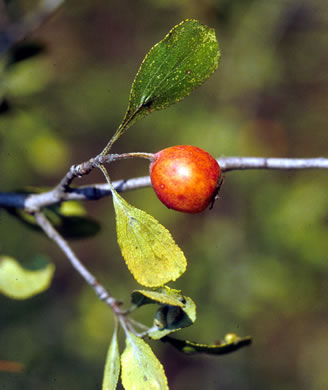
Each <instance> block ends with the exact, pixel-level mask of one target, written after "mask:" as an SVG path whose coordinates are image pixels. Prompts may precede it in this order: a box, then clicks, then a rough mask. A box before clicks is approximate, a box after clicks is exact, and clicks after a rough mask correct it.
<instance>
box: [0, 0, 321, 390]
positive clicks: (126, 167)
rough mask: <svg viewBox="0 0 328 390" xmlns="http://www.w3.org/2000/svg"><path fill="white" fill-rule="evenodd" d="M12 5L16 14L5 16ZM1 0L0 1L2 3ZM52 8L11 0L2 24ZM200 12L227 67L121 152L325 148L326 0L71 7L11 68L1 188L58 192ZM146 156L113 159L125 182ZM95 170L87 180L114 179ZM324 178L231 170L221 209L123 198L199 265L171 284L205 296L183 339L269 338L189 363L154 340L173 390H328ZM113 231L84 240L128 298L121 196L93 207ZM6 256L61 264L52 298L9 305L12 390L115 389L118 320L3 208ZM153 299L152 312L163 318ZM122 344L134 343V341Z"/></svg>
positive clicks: (90, 256)
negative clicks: (161, 51)
mask: <svg viewBox="0 0 328 390" xmlns="http://www.w3.org/2000/svg"><path fill="white" fill-rule="evenodd" d="M5 3H6V4H7V6H8V10H7V11H5V6H4V5H5ZM0 4H1V2H0ZM38 7H39V2H37V1H6V2H3V3H2V4H1V7H0V15H1V16H0V27H1V30H2V31H5V29H6V28H8V25H9V24H12V23H14V22H16V23H20V21H21V20H22V19H23V18H24V15H26V14H28V12H34V11H35V10H36V9H37V8H38ZM185 18H197V19H199V20H200V21H201V22H202V23H205V24H208V25H210V26H211V27H213V28H215V30H216V33H217V37H218V40H219V44H220V48H221V52H222V57H221V63H220V67H219V70H218V71H217V72H216V73H215V74H214V76H212V77H211V78H210V80H209V81H207V82H206V83H205V84H204V85H203V86H202V87H201V88H200V89H197V90H196V91H194V92H193V93H192V95H191V96H189V97H188V98H186V99H185V100H184V101H183V102H182V103H180V104H178V105H175V106H173V107H171V108H169V109H167V110H165V111H162V112H158V113H154V114H153V115H151V116H149V117H147V118H146V119H144V120H142V121H140V122H138V123H137V124H136V125H135V126H133V127H132V128H131V129H130V130H129V131H128V132H127V133H126V134H125V135H124V136H122V138H121V139H120V140H119V141H118V142H117V143H116V144H115V146H114V148H113V151H115V152H117V153H121V152H128V151H143V152H156V151H158V150H160V149H162V148H165V147H167V146H171V145H178V144H192V145H196V146H199V147H201V148H204V149H206V150H207V151H209V152H210V153H211V154H213V155H214V156H216V157H220V156H274V157H312V156H313V157H316V156H327V152H328V133H327V127H328V126H327V125H328V123H327V104H328V73H327V66H328V56H327V47H328V3H327V2H325V1H323V0H322V1H321V0H316V1H312V0H304V1H298V0H275V1H265V0H234V1H231V0H221V1H219V0H216V1H215V0H203V1H199V0H190V1H187V0H185V1H180V2H177V1H172V0H137V1H127V0H120V1H118V0H117V1H116V0H113V1H105V0H93V1H91V0H83V1H82V0H80V1H67V2H65V3H64V4H63V6H62V7H61V8H60V10H59V11H58V12H56V14H55V15H53V17H52V18H50V19H49V20H48V21H47V22H46V23H44V24H43V25H42V26H41V27H40V28H38V29H37V30H35V31H34V32H33V33H32V34H30V35H29V39H33V40H34V41H35V40H37V41H41V42H43V43H44V44H45V45H46V52H45V53H43V54H42V55H40V56H37V57H34V58H32V59H30V60H26V61H23V62H21V63H18V64H16V65H15V66H13V67H12V68H11V69H10V70H8V71H5V70H4V69H3V68H4V66H2V65H4V63H5V60H6V57H4V56H3V57H2V63H0V65H1V66H0V69H2V71H1V74H0V92H1V96H6V98H7V99H8V101H9V102H10V104H11V106H12V109H11V110H10V111H8V112H6V114H4V115H1V116H0V167H1V174H0V186H1V191H7V190H8V191H9V190H15V189H18V188H23V187H26V186H31V185H32V186H39V187H40V186H42V187H46V186H53V185H55V184H56V183H57V181H58V180H59V179H60V178H61V177H62V176H63V175H64V174H65V172H66V171H67V169H68V168H69V166H70V165H71V164H73V163H77V162H81V161H84V160H86V159H88V158H90V157H92V156H94V155H96V154H97V153H99V152H100V151H101V150H102V148H103V147H104V146H105V144H106V143H107V141H108V140H109V138H110V137H111V135H112V134H113V133H114V131H115V129H116V127H117V125H118V124H119V122H120V120H121V119H122V117H123V115H124V112H125V109H126V107H127V104H128V95H129V90H130V86H131V83H132V81H133V78H134V76H135V73H136V71H137V70H138V67H139V65H140V63H141V61H142V59H143V57H144V56H145V54H146V53H147V51H148V50H149V49H150V48H151V46H152V45H153V44H155V43H156V42H158V41H159V40H160V39H162V38H163V36H164V35H165V34H166V33H167V32H168V31H169V29H171V28H172V27H173V26H174V25H175V24H177V23H179V22H180V21H181V20H183V19H185ZM147 172H148V166H147V162H145V161H135V162H134V161H133V162H132V161H124V162H120V163H116V164H114V165H113V166H111V167H110V174H111V177H112V178H113V179H119V178H128V177H134V176H139V175H145V174H147ZM102 181H103V178H102V176H101V175H100V174H98V173H97V172H92V173H91V174H90V175H89V177H87V178H84V179H83V180H81V181H80V183H81V184H82V183H83V184H85V183H94V182H102ZM327 191H328V176H327V172H325V171H319V170H312V171H307V172H293V171H290V172H288V171H285V172H271V171H259V172H256V171H244V172H243V171H239V172H232V173H227V174H226V176H225V182H224V185H223V188H222V190H221V193H220V200H219V201H218V202H217V203H216V204H215V207H214V209H213V210H212V211H206V212H204V213H202V214H200V215H184V214H180V213H177V212H174V211H170V210H168V209H166V208H165V207H164V206H163V205H162V204H161V203H160V202H159V201H158V200H157V198H156V196H155V195H154V193H153V191H152V189H150V188H147V189H143V190H138V191H134V192H131V193H126V194H124V197H125V198H126V199H127V200H128V201H129V202H130V203H132V204H133V205H135V206H137V207H139V208H141V209H144V210H146V211H147V212H148V213H150V214H152V215H153V216H155V217H156V218H157V219H158V220H159V221H160V222H161V223H162V224H163V225H164V226H166V227H167V228H169V229H170V231H171V232H172V234H173V236H174V237H175V239H176V241H177V242H178V243H179V245H180V246H181V248H182V249H183V250H184V252H185V254H186V256H187V258H188V261H189V263H188V269H187V272H186V273H185V274H184V275H183V276H182V277H181V278H180V279H179V280H178V281H177V282H176V283H174V284H171V286H172V287H174V288H181V289H182V290H183V293H184V294H185V295H187V296H190V297H192V298H193V299H194V301H195V302H196V304H197V309H198V310H197V313H198V320H197V321H196V323H195V325H193V326H192V327H190V328H188V329H186V330H185V331H183V332H181V337H182V336H184V337H186V338H188V339H191V340H195V341H199V342H203V343H213V342H215V341H216V340H219V339H222V338H223V336H224V335H225V334H226V333H228V332H235V333H238V334H239V335H241V336H245V335H252V336H253V339H254V342H253V345H252V346H251V347H249V348H245V349H243V350H240V351H238V352H235V353H233V354H231V355H227V356H222V357H206V356H201V355H200V356H192V357H188V356H187V357H185V356H184V355H182V354H179V353H178V352H176V351H175V350H173V349H172V348H171V347H170V346H167V345H166V344H165V345H164V344H161V343H159V342H157V343H155V342H151V343H150V344H151V345H152V346H153V349H154V351H155V352H156V354H157V356H158V357H159V359H160V360H161V362H162V363H163V365H164V367H165V371H166V373H167V376H168V381H169V385H170V388H171V389H173V390H184V389H188V390H198V389H200V388H202V389H206V390H216V389H220V390H235V389H236V390H237V389H238V390H260V389H279V390H302V389H304V390H305V389H306V390H324V389H327V388H328V374H327V360H328V327H327V320H328V308H327V296H328V287H327V286H328V283H327V278H328V239H327V233H328V196H327ZM87 209H88V212H89V214H90V215H91V216H93V217H94V218H97V219H98V220H99V221H100V222H101V224H102V230H101V232H100V233H99V234H98V235H97V236H95V237H94V238H90V239H88V240H85V241H74V242H73V243H72V246H73V248H74V250H75V251H76V252H77V254H78V255H79V256H80V257H81V259H82V260H83V262H84V264H85V265H86V266H87V267H88V268H89V269H90V270H91V271H92V272H94V273H95V274H96V275H97V277H98V278H99V280H100V281H101V282H102V283H104V285H105V286H106V287H108V289H109V290H110V292H111V293H112V294H113V295H114V296H115V297H116V298H118V299H122V300H124V301H125V302H126V303H127V302H129V294H130V292H131V291H132V290H133V289H135V288H138V285H137V283H136V282H135V281H134V279H133V278H132V276H131V275H130V273H129V272H128V270H127V268H126V267H125V265H124V261H123V260H122V258H121V255H120V252H119V249H118V245H117V243H116V233H115V223H114V213H113V207H112V202H111V199H110V198H107V199H103V200H100V201H98V202H90V203H88V204H87ZM0 237H1V238H0V253H1V254H4V255H9V256H13V257H15V258H17V259H18V260H20V261H21V262H23V263H24V262H27V261H30V260H31V259H33V258H34V257H35V256H36V255H40V254H41V255H43V256H47V257H48V258H49V259H51V260H52V261H53V262H54V263H55V264H56V267H57V271H56V274H55V278H54V281H53V284H52V285H51V287H50V289H49V290H48V291H47V292H45V293H43V294H40V295H39V296H36V297H34V298H32V299H30V300H27V301H22V302H20V301H13V300H9V299H8V298H5V297H1V298H0V360H13V361H18V362H21V363H23V364H24V365H25V367H26V369H25V372H24V373H23V374H18V373H17V374H15V373H4V372H0V389H1V390H14V389H15V390H16V389H27V390H31V389H54V390H57V389H58V390H59V389H70V390H75V389H79V390H83V389H100V388H101V381H102V374H103V366H104V360H105V354H106V351H107V348H108V344H109V341H110V338H111V334H112V327H113V317H112V314H111V312H110V310H109V309H108V308H106V306H105V305H104V304H103V303H101V302H100V301H98V299H97V298H96V296H95V295H94V293H93V291H92V290H91V289H90V287H89V286H87V285H86V284H85V283H84V281H83V280H82V279H81V277H80V276H79V275H78V274H76V272H75V271H74V270H73V269H72V268H71V266H70V264H69V263H68V261H67V260H66V259H65V258H64V256H63V255H62V254H61V252H60V251H59V249H58V248H56V247H55V246H54V245H53V244H52V243H50V242H49V241H48V240H47V239H45V238H44V237H43V236H42V235H41V234H38V233H36V232H33V231H30V230H28V229H27V228H26V227H24V226H23V225H21V224H20V223H19V222H18V221H17V220H16V219H13V218H11V217H9V216H8V215H7V214H6V213H4V212H1V214H0ZM154 310H155V308H154V307H149V308H144V309H141V310H140V314H138V315H137V318H138V319H140V320H142V321H144V322H145V323H147V324H148V325H150V324H151V322H152V314H153V312H154ZM123 346H124V344H123V340H122V347H123Z"/></svg>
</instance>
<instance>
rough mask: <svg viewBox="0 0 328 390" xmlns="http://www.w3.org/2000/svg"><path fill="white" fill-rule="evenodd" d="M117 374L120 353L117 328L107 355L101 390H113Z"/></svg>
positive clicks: (118, 371) (118, 372)
mask: <svg viewBox="0 0 328 390" xmlns="http://www.w3.org/2000/svg"><path fill="white" fill-rule="evenodd" d="M119 374H120V353H119V350H118V342H117V328H115V330H114V334H113V337H112V341H111V343H110V346H109V349H108V353H107V358H106V364H105V371H104V380H103V385H102V390H115V389H116V386H117V382H118V377H119Z"/></svg>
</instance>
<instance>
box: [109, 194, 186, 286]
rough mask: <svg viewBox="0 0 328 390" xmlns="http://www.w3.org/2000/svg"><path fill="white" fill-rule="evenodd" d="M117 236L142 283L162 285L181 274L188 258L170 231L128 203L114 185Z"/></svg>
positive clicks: (131, 267) (127, 262) (132, 268)
mask: <svg viewBox="0 0 328 390" xmlns="http://www.w3.org/2000/svg"><path fill="white" fill-rule="evenodd" d="M112 193H113V201H114V208H115V212H116V228H117V239H118V243H119V246H120V248H121V252H122V256H123V257H124V259H125V261H126V264H127V266H128V268H129V270H130V271H131V273H132V275H133V276H134V278H135V279H136V280H137V282H138V283H140V284H142V285H143V286H147V287H158V286H162V285H164V284H166V283H168V282H170V281H174V280H176V279H177V278H179V277H180V276H181V275H182V274H183V272H184V271H185V270H186V266H187V260H186V258H185V256H184V254H183V252H182V250H181V249H180V248H179V247H178V245H177V244H176V243H175V242H174V240H173V238H172V236H171V234H170V232H169V231H168V230H167V229H165V227H164V226H162V225H161V224H160V223H159V222H158V221H157V220H156V219H155V218H154V217H152V216H151V215H149V214H147V213H146V212H144V211H142V210H139V209H137V208H135V207H133V206H131V205H130V204H129V203H127V202H126V201H125V200H124V199H123V198H122V197H121V196H120V195H119V194H118V193H117V192H116V191H115V190H114V189H113V188H112Z"/></svg>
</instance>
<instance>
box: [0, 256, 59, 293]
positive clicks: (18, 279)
mask: <svg viewBox="0 0 328 390" xmlns="http://www.w3.org/2000/svg"><path fill="white" fill-rule="evenodd" d="M54 271H55V266H54V265H53V264H47V265H46V267H44V268H42V269H38V270H35V271H31V270H27V269H25V268H23V267H22V266H21V265H20V264H19V263H17V262H16V260H14V259H13V258H11V257H8V256H2V257H0V293H2V294H4V295H7V296H8V297H10V298H14V299H26V298H30V297H31V296H33V295H36V294H39V293H41V292H42V291H44V290H46V289H47V288H48V287H49V285H50V282H51V279H52V276H53V273H54Z"/></svg>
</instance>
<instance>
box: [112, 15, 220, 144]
mask: <svg viewBox="0 0 328 390" xmlns="http://www.w3.org/2000/svg"><path fill="white" fill-rule="evenodd" d="M219 57H220V51H219V46H218V42H217V40H216V37H215V31H214V30H213V29H211V28H209V27H207V26H205V25H202V24H201V23H199V22H198V21H197V20H190V19H187V20H184V21H183V22H181V23H180V24H178V25H177V26H175V27H174V28H173V29H172V30H171V31H170V32H169V33H168V34H167V35H166V36H165V38H164V39H163V40H162V41H160V42H159V43H157V44H156V45H155V46H153V47H152V49H151V50H150V51H149V52H148V54H147V55H146V57H145V59H144V60H143V62H142V64H141V66H140V68H139V70H138V73H137V75H136V77H135V79H134V82H133V84H132V88H131V92H130V98H129V106H128V109H127V112H126V114H125V117H124V119H123V121H122V123H121V125H120V126H119V128H118V130H117V131H116V133H115V135H114V136H113V138H112V140H111V141H110V146H111V145H112V144H113V143H114V142H115V141H116V140H117V139H118V138H119V136H120V135H121V134H122V133H123V132H124V131H125V130H126V129H127V128H129V127H130V126H131V125H132V124H133V123H134V122H135V121H137V120H138V119H141V118H143V117H145V116H146V115H148V114H150V113H151V112H152V111H155V110H162V109H164V108H166V107H168V106H170V105H172V104H174V103H177V102H179V101H180V100H182V99H183V98H184V97H186V96H187V95H189V94H190V92H191V91H192V90H193V89H195V88H196V87H199V86H200V85H201V84H203V83H204V81H205V80H206V79H208V78H209V77H210V76H211V74H212V73H213V72H214V71H215V70H216V69H217V67H218V65H219ZM110 146H109V147H110ZM109 147H108V150H109Z"/></svg>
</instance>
